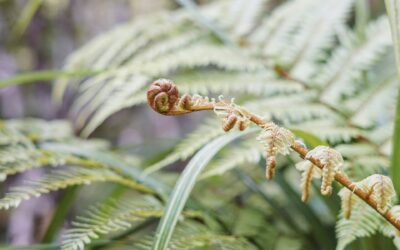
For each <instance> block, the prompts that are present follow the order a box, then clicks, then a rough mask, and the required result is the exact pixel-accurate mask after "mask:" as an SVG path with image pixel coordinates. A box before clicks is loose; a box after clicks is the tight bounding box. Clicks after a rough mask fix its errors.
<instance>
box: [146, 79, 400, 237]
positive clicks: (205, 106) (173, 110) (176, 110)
mask: <svg viewBox="0 0 400 250" xmlns="http://www.w3.org/2000/svg"><path fill="white" fill-rule="evenodd" d="M159 81H160V80H157V81H156V82H154V83H153V84H152V86H151V87H150V89H149V91H150V90H152V91H153V92H154V87H153V86H154V85H156V86H160V83H159ZM161 81H163V83H165V80H161ZM168 84H170V86H164V85H163V89H167V90H171V89H174V91H173V93H174V96H173V97H172V99H174V100H175V101H176V103H178V102H179V97H178V98H175V97H176V95H178V96H179V93H178V90H177V88H176V86H175V84H173V82H172V81H169V80H168ZM159 89H160V88H159V87H157V90H159ZM153 95H154V94H152V95H150V97H153ZM148 101H149V104H150V105H151V106H152V108H153V109H154V110H155V111H156V112H158V113H160V114H163V115H172V116H174V115H183V114H188V113H192V112H196V111H204V110H214V108H215V106H217V105H221V104H225V103H223V102H221V101H220V102H215V101H208V100H203V101H202V102H199V103H197V104H196V103H194V104H192V105H190V106H186V107H185V108H182V107H179V106H178V105H171V104H170V102H165V103H166V104H165V106H164V107H160V105H158V106H157V105H154V100H152V99H150V98H149V95H148ZM157 108H160V110H157ZM246 116H247V117H248V118H249V120H250V121H251V122H253V123H254V124H256V125H257V126H259V127H262V128H263V127H265V126H267V125H268V123H269V122H267V121H265V120H263V119H262V118H261V117H260V116H258V115H256V114H254V113H252V112H250V111H247V110H246ZM291 148H292V149H293V150H294V151H295V152H297V153H298V154H299V156H300V157H301V158H303V159H305V158H306V155H307V153H308V152H309V150H308V149H307V148H305V147H304V146H303V145H302V144H300V143H298V142H294V143H293V144H292V145H291ZM307 160H309V161H310V162H312V163H313V164H314V165H315V166H317V167H318V168H320V169H323V168H324V166H323V164H321V162H320V161H319V160H318V159H317V158H315V157H308V158H307ZM335 180H336V181H337V182H339V183H340V184H342V185H343V186H344V187H346V188H347V189H349V190H350V191H351V192H353V193H354V194H355V195H357V196H358V197H359V198H360V199H362V200H363V201H364V202H365V203H367V204H368V205H369V206H370V207H372V208H373V209H374V210H375V211H376V212H377V213H379V214H380V215H382V216H383V217H384V218H385V219H386V220H387V221H388V222H389V223H390V224H392V225H393V226H394V227H395V228H397V229H398V230H400V220H397V219H396V217H395V216H394V215H393V213H392V212H390V211H387V212H386V213H381V212H379V211H378V204H377V203H376V202H375V201H374V200H372V199H371V198H370V194H369V193H368V192H365V191H364V190H362V189H361V188H357V186H356V184H354V183H353V182H352V181H351V180H350V179H349V178H348V177H347V176H346V175H345V174H343V173H336V175H335Z"/></svg>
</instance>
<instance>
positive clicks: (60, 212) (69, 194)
mask: <svg viewBox="0 0 400 250" xmlns="http://www.w3.org/2000/svg"><path fill="white" fill-rule="evenodd" d="M78 190H79V186H73V187H70V188H68V189H67V190H65V193H64V194H63V197H62V198H61V201H60V202H58V206H57V209H56V210H55V212H54V214H53V217H52V219H51V223H50V225H49V226H48V227H47V230H46V233H45V234H44V236H43V239H42V243H52V242H53V241H54V238H55V236H56V235H57V233H58V231H59V230H60V228H61V226H62V224H63V223H64V220H65V216H66V215H67V213H68V211H69V208H70V207H71V205H72V203H73V201H74V200H75V197H76V194H77V193H78Z"/></svg>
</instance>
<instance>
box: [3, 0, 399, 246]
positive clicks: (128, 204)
mask: <svg viewBox="0 0 400 250" xmlns="http://www.w3.org/2000/svg"><path fill="white" fill-rule="evenodd" d="M150 2H151V3H150ZM387 6H389V7H388V12H389V13H390V14H391V15H390V18H391V25H390V23H389V21H388V18H387V15H386V9H385V4H384V3H383V2H381V1H367V0H340V1H338V0H327V1H320V0H296V1H277V0H269V1H267V0H251V1H239V0H238V1H198V2H194V1H185V0H179V1H176V2H173V1H140V0H131V1H128V0H125V1H122V0H121V1H103V0H102V1H94V0H91V1H77V0H54V1H52V0H30V1H22V0H21V1H7V0H3V1H0V11H1V15H0V34H1V36H0V41H1V45H0V46H1V47H0V76H1V78H2V79H3V80H0V87H2V88H1V89H0V114H1V118H2V119H3V120H1V122H0V176H1V179H2V180H3V183H2V186H1V189H2V191H3V196H2V199H0V208H2V209H3V210H5V211H4V212H2V213H1V217H0V222H1V223H0V226H1V227H2V232H3V233H2V234H1V237H2V238H3V243H4V244H3V245H4V248H5V249H9V248H13V249H15V248H17V249H21V248H22V249H23V247H18V246H24V245H25V246H27V247H26V248H25V249H59V248H60V247H61V248H62V249H83V248H84V247H87V248H88V249H152V248H153V249H164V248H163V247H162V246H163V244H164V245H168V247H169V249H335V248H337V249H343V248H346V249H396V247H395V245H399V244H400V241H399V238H398V236H397V234H396V231H395V230H394V229H393V227H391V226H390V225H387V223H386V222H384V221H383V219H382V218H381V217H380V216H379V215H378V214H377V213H376V212H375V211H373V210H372V209H370V208H369V207H367V206H362V205H360V206H359V207H357V209H354V211H353V214H352V217H351V218H350V220H346V219H344V218H343V213H342V212H341V211H340V200H339V197H338V196H337V195H336V194H337V192H338V191H339V189H340V187H339V186H336V187H335V191H334V194H333V195H332V196H331V197H328V198H326V197H322V196H321V195H319V192H314V191H315V190H313V194H312V196H311V200H310V201H309V203H302V202H301V194H300V193H301V189H300V187H299V181H298V180H299V179H300V173H299V172H298V171H297V170H296V169H295V168H294V167H293V166H294V163H295V162H297V161H299V159H298V157H296V156H295V155H290V156H288V157H282V159H279V165H278V170H277V175H276V177H275V179H274V180H272V181H267V180H265V178H264V166H265V160H264V157H263V154H264V150H263V148H262V147H261V145H259V144H258V143H257V142H256V140H255V137H256V136H257V134H256V133H254V132H256V131H257V129H250V130H247V131H245V132H230V133H224V131H223V130H222V129H221V126H220V121H219V120H218V119H217V118H215V117H213V116H211V115H210V117H208V115H207V114H201V113H199V114H192V115H190V116H183V117H176V118H171V117H163V116H161V115H159V114H157V113H155V112H153V111H152V110H151V109H149V108H148V106H147V105H143V104H145V102H146V90H147V88H148V86H149V84H150V83H151V82H152V81H154V80H155V79H157V78H160V77H166V78H171V79H173V80H174V81H175V82H176V83H177V85H178V87H179V89H180V90H181V91H182V92H185V93H190V94H195V93H198V94H203V95H208V96H210V97H217V96H218V95H220V94H223V95H224V96H225V97H226V98H230V97H235V98H236V102H237V103H238V104H240V105H243V106H244V107H246V108H248V109H249V110H252V111H254V112H256V113H258V114H260V115H262V116H263V117H264V118H265V119H268V120H273V121H274V122H276V123H278V124H280V125H283V126H285V127H288V128H290V129H291V130H292V131H294V132H295V134H296V136H298V137H301V138H302V139H303V143H304V144H306V145H307V146H309V147H315V146H317V145H331V146H332V147H334V148H335V149H336V150H338V151H339V152H341V153H342V155H343V157H344V158H345V162H346V164H345V172H346V173H347V174H348V175H349V177H350V178H351V179H352V180H353V181H359V180H362V179H363V178H365V177H367V176H369V175H371V174H374V173H381V174H385V175H389V174H392V177H393V178H392V179H393V182H394V184H395V187H396V190H397V193H400V192H399V190H400V180H399V175H398V174H397V173H398V172H397V171H399V169H400V164H399V162H400V159H399V156H400V153H396V152H398V148H399V147H400V146H399V145H398V141H399V140H396V138H398V137H399V132H398V131H400V130H399V129H396V130H395V131H396V132H397V134H396V133H395V137H393V131H394V127H398V126H399V125H396V123H395V116H396V97H397V92H398V74H397V72H396V62H395V58H396V55H395V51H397V57H399V54H400V52H398V51H400V50H399V47H400V46H397V45H396V44H398V41H399V40H400V39H399V37H396V36H393V39H392V36H391V33H393V34H395V35H396V34H397V35H398V34H400V32H399V31H398V27H400V25H398V24H396V20H397V21H398V20H399V19H400V18H399V16H398V13H400V7H399V3H398V1H396V0H392V1H390V0H388V1H387ZM399 23H400V22H399ZM391 28H392V29H391ZM396 32H397V33H396ZM393 44H394V45H395V46H393ZM396 46H397V47H396ZM31 83H34V84H31ZM398 110H400V109H398ZM393 138H394V139H393ZM393 142H394V143H393ZM392 152H395V153H394V154H392ZM194 154H195V156H194V157H192V156H193V155H194ZM185 167H186V169H187V171H185V172H183V173H181V170H182V169H184V168H185ZM203 168H204V169H203ZM202 169H203V171H202V172H200V170H202ZM181 174H182V175H181ZM197 174H198V175H199V176H198V178H196V177H197ZM180 175H181V178H180V179H179V181H178V182H177V179H178V178H179V176H180ZM318 185H319V183H318V182H315V183H313V187H315V189H316V190H317V189H318ZM192 187H194V189H193V190H191V188H192ZM317 191H318V190H317ZM171 193H175V194H180V195H179V196H177V197H180V199H179V200H177V201H176V202H174V203H173V204H174V205H175V207H174V209H172V210H171V211H169V212H168V213H165V214H164V212H163V211H164V210H163V208H164V207H165V204H166V203H167V201H168V198H169V197H170V194H171ZM185 197H188V199H187V201H186V199H185ZM183 206H184V210H183V213H182V215H180V214H179V213H177V211H179V208H180V207H183ZM9 208H13V209H10V210H8V209H9ZM161 217H162V218H163V219H162V220H163V221H166V222H165V223H166V225H167V226H166V227H164V228H159V229H158V230H159V231H158V232H164V233H165V234H163V233H160V234H158V235H157V236H156V237H155V232H156V230H157V225H158V224H159V219H160V218H161ZM174 221H178V224H177V227H176V228H175V230H174V231H172V230H170V228H168V223H173V222H174ZM165 223H164V224H165ZM164 224H163V225H164ZM160 235H161V236H160ZM171 235H172V238H171V240H170V241H168V236H171ZM164 236H165V237H164ZM155 239H157V240H158V241H155ZM154 242H158V243H154ZM157 244H160V245H157Z"/></svg>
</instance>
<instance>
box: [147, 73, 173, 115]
mask: <svg viewBox="0 0 400 250" xmlns="http://www.w3.org/2000/svg"><path fill="white" fill-rule="evenodd" d="M178 98H179V91H178V89H177V87H176V85H175V84H174V83H173V82H172V81H171V80H168V79H158V80H156V81H154V82H153V83H152V84H151V85H150V88H149V90H148V91H147V102H148V103H149V105H150V106H151V108H152V109H153V110H154V111H156V112H158V113H161V114H165V113H168V111H170V110H171V109H173V107H174V106H175V103H176V101H177V100H178Z"/></svg>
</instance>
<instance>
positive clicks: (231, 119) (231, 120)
mask: <svg viewBox="0 0 400 250" xmlns="http://www.w3.org/2000/svg"><path fill="white" fill-rule="evenodd" d="M236 122H237V116H236V115H234V114H230V115H228V116H227V117H226V118H225V119H224V124H223V125H222V129H223V130H224V131H225V132H228V131H229V130H231V129H232V128H233V127H234V126H235V124H236Z"/></svg>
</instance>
